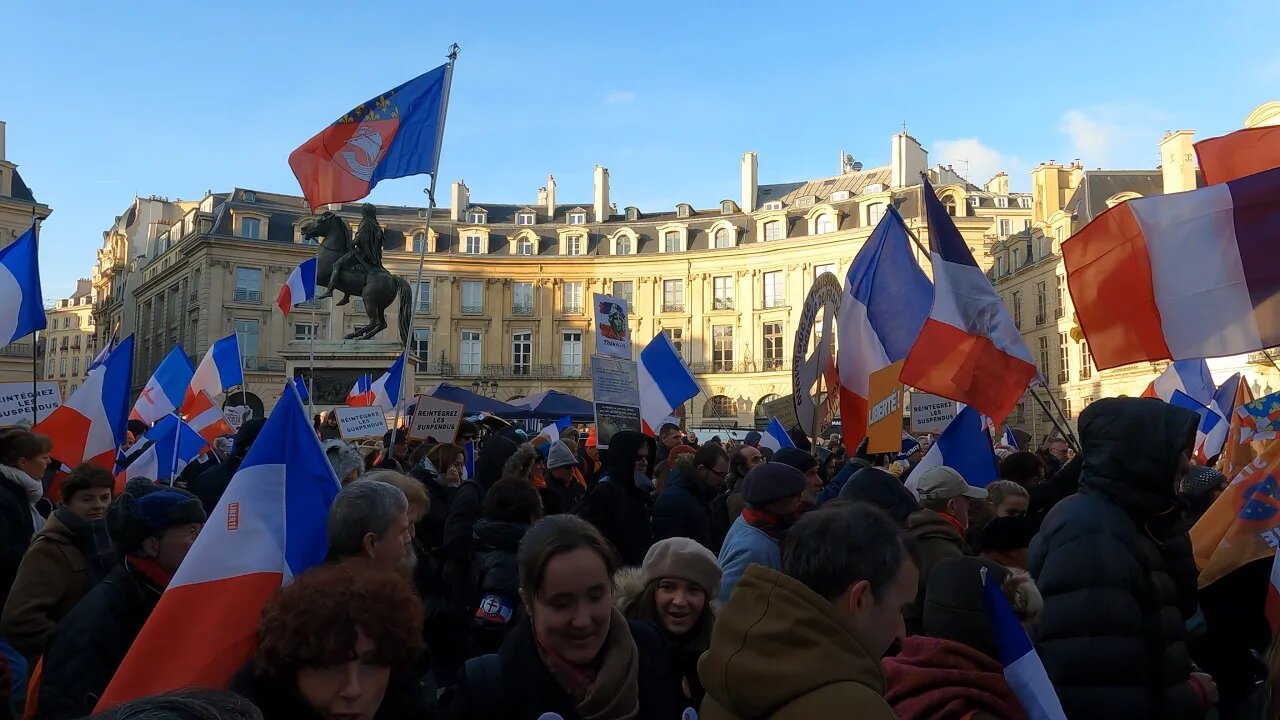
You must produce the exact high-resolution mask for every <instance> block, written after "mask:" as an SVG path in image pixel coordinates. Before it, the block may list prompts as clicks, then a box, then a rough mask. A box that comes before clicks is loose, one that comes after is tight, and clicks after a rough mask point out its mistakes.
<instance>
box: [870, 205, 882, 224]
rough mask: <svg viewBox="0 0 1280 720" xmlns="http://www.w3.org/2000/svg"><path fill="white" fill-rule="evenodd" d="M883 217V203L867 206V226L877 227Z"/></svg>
mask: <svg viewBox="0 0 1280 720" xmlns="http://www.w3.org/2000/svg"><path fill="white" fill-rule="evenodd" d="M882 217H884V203H871V204H870V205H868V206H867V224H868V225H878V224H880V218H882Z"/></svg>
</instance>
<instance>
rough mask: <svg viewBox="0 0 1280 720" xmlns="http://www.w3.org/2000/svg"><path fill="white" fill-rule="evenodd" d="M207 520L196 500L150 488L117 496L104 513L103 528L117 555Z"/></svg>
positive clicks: (176, 491) (165, 489) (172, 490)
mask: <svg viewBox="0 0 1280 720" xmlns="http://www.w3.org/2000/svg"><path fill="white" fill-rule="evenodd" d="M207 519H208V516H207V515H206V514H205V511H204V507H203V506H202V505H201V504H200V499H199V498H197V497H196V496H195V495H192V494H191V493H189V492H187V491H186V490H182V489H179V488H172V487H163V486H152V487H151V488H150V489H147V490H143V489H142V488H134V489H132V491H130V492H124V493H121V495H120V497H119V498H117V499H116V501H115V502H113V503H111V507H109V508H108V509H107V528H108V531H109V533H110V535H111V540H112V542H114V543H115V544H116V549H117V550H118V551H119V552H120V553H121V554H126V555H127V554H129V553H133V552H137V550H138V549H139V548H140V547H142V541H143V540H146V539H147V538H149V537H154V536H156V535H159V534H160V533H162V532H164V531H165V530H166V529H168V528H171V527H176V526H178V525H191V524H199V523H203V522H204V521H205V520H207Z"/></svg>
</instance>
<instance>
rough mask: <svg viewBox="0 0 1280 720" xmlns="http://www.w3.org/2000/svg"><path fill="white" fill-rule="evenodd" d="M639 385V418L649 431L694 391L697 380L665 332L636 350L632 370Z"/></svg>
mask: <svg viewBox="0 0 1280 720" xmlns="http://www.w3.org/2000/svg"><path fill="white" fill-rule="evenodd" d="M636 373H637V375H638V377H639V385H640V420H641V422H642V423H643V424H644V425H645V426H646V427H647V428H648V429H647V430H646V432H648V433H649V434H657V432H658V429H659V428H660V427H662V423H663V421H665V420H666V419H667V418H668V417H670V416H671V414H672V413H674V412H675V411H676V408H678V407H680V406H681V405H684V404H685V402H687V401H688V400H689V399H690V398H692V397H694V396H695V395H697V394H698V381H697V380H696V379H694V377H693V373H691V372H689V366H687V365H685V364H684V360H683V359H681V357H680V354H679V353H677V352H676V346H675V345H673V344H671V338H669V337H667V334H666V333H665V332H662V331H661V330H659V331H658V334H657V335H654V336H653V339H652V340H650V341H649V344H648V345H645V346H644V350H641V351H640V363H639V366H638V367H637V369H636Z"/></svg>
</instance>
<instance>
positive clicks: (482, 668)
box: [462, 653, 506, 720]
mask: <svg viewBox="0 0 1280 720" xmlns="http://www.w3.org/2000/svg"><path fill="white" fill-rule="evenodd" d="M462 672H463V675H464V677H465V678H466V683H467V695H468V699H469V700H470V710H471V712H470V714H469V716H468V717H472V718H476V719H477V720H500V719H501V718H502V717H503V715H504V714H505V710H506V708H505V704H506V698H505V696H506V686H505V685H504V684H503V682H502V658H501V657H500V656H499V655H498V654H497V653H490V654H489V655H479V656H476V657H473V658H471V659H470V660H467V662H466V664H465V665H463V670H462Z"/></svg>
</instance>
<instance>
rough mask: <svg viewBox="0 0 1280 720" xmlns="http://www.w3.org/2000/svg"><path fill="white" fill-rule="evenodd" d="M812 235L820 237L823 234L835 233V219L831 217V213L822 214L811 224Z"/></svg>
mask: <svg viewBox="0 0 1280 720" xmlns="http://www.w3.org/2000/svg"><path fill="white" fill-rule="evenodd" d="M813 230H814V233H815V234H817V235H822V234H823V233H829V232H835V231H836V219H835V218H833V217H831V213H822V214H821V215H819V216H818V219H817V220H816V221H814V223H813Z"/></svg>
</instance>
